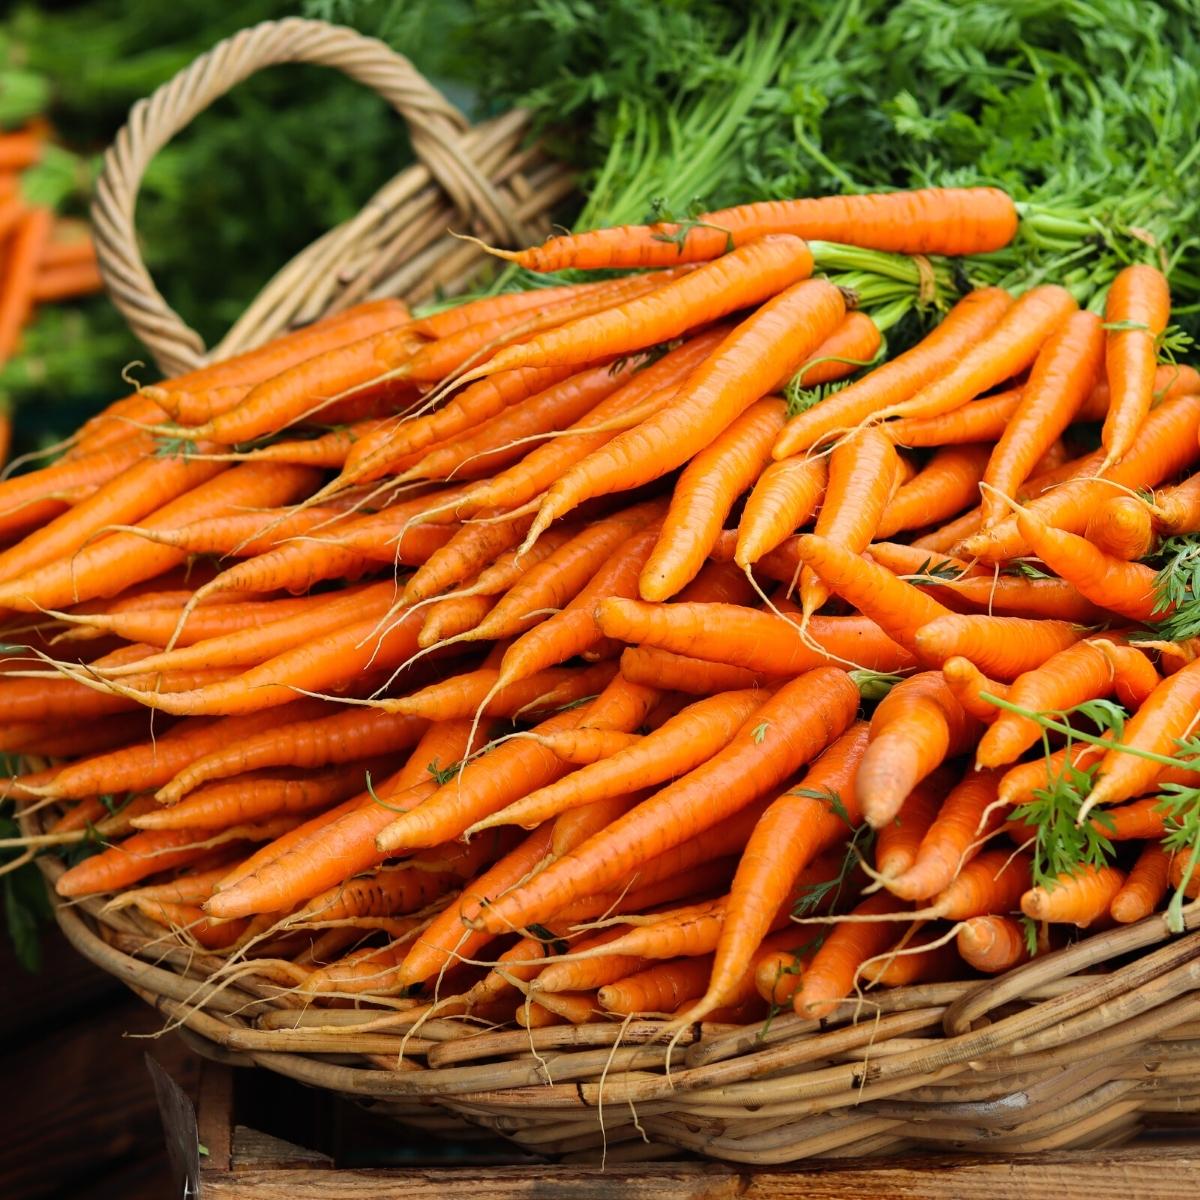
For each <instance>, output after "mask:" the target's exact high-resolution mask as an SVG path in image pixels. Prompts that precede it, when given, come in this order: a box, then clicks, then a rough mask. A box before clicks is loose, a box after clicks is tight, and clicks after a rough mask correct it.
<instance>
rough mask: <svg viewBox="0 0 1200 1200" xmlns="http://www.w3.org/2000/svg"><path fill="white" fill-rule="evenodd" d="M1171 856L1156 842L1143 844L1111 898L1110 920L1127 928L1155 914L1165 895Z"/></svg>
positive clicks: (1168, 880)
mask: <svg viewBox="0 0 1200 1200" xmlns="http://www.w3.org/2000/svg"><path fill="white" fill-rule="evenodd" d="M1170 873H1171V855H1170V853H1169V852H1168V851H1167V850H1165V849H1163V847H1162V846H1161V845H1160V844H1159V843H1158V842H1147V843H1146V845H1145V846H1143V847H1142V852H1141V854H1139V855H1138V859H1137V862H1135V863H1134V864H1133V867H1132V868H1131V869H1130V871H1129V874H1128V876H1127V877H1126V879H1125V882H1124V883H1123V884H1122V885H1121V890H1120V891H1119V892H1117V894H1116V895H1115V896H1114V897H1113V898H1112V903H1111V904H1110V905H1109V913H1110V914H1111V915H1112V918H1113V920H1114V921H1117V922H1119V923H1120V924H1122V925H1131V924H1133V922H1134V921H1140V920H1142V919H1143V918H1144V917H1148V916H1149V915H1150V914H1151V913H1152V912H1155V911H1156V910H1157V908H1158V906H1159V905H1160V904H1161V903H1162V901H1163V897H1164V896H1165V895H1166V894H1167V885H1168V883H1169V882H1170V879H1169V876H1170Z"/></svg>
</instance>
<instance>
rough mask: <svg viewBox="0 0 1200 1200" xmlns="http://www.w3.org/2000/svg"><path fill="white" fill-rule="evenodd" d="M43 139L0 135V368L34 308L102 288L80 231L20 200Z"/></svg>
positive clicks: (42, 133) (36, 125)
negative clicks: (23, 183) (25, 178)
mask: <svg viewBox="0 0 1200 1200" xmlns="http://www.w3.org/2000/svg"><path fill="white" fill-rule="evenodd" d="M47 134H48V129H47V127H46V126H45V125H44V124H43V123H41V122H30V123H29V125H27V126H26V127H25V128H23V129H19V130H14V131H11V132H8V133H0V366H2V365H3V364H4V363H5V362H6V361H7V360H8V359H9V358H11V357H12V354H13V352H14V351H15V350H16V348H17V343H18V340H19V338H20V335H21V330H22V328H23V327H24V326H25V324H26V323H27V322H28V321H29V320H30V318H31V317H32V315H33V313H34V310H35V309H36V308H37V306H38V305H39V304H53V303H56V302H58V301H62V300H73V299H76V298H78V297H80V296H88V295H92V294H93V293H95V292H99V291H101V290H102V289H103V286H104V283H103V280H102V279H101V278H100V269H99V267H98V266H97V265H96V250H95V247H94V246H93V244H92V239H91V237H90V235H89V234H88V232H87V228H86V226H85V225H84V224H83V223H82V222H80V221H74V220H71V219H68V218H57V217H56V216H55V215H54V212H53V211H52V210H51V209H50V208H48V207H46V206H44V205H41V204H37V203H33V202H31V201H29V200H28V199H27V198H26V197H25V196H24V195H22V177H23V176H24V174H25V172H26V171H28V170H30V169H31V168H35V167H36V166H37V164H38V163H39V161H40V160H41V157H42V153H43V149H44V146H45V142H46V137H47ZM2 424H3V428H2V430H0V433H2V435H3V436H2V443H3V444H2V446H0V459H3V458H5V457H6V456H7V447H8V440H9V435H10V429H9V422H8V418H7V416H5V418H4V420H3V423H2Z"/></svg>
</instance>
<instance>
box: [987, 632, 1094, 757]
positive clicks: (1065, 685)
mask: <svg viewBox="0 0 1200 1200" xmlns="http://www.w3.org/2000/svg"><path fill="white" fill-rule="evenodd" d="M1113 674H1114V672H1113V664H1112V660H1111V659H1110V658H1109V656H1108V655H1107V654H1106V653H1105V652H1104V650H1103V649H1102V648H1101V646H1099V645H1098V644H1097V643H1096V642H1095V641H1094V640H1091V639H1085V640H1083V641H1080V642H1076V643H1075V644H1074V645H1073V646H1068V647H1067V648H1066V649H1065V650H1060V651H1059V652H1058V653H1057V654H1053V655H1051V656H1050V657H1049V658H1048V659H1046V661H1045V662H1044V663H1042V664H1041V666H1039V667H1035V668H1034V669H1033V670H1031V671H1026V672H1025V673H1024V674H1023V675H1019V676H1018V677H1017V678H1016V680H1015V681H1014V682H1013V684H1012V687H1011V688H1009V692H1008V699H1009V700H1010V701H1011V702H1012V703H1013V704H1016V705H1019V706H1020V707H1021V708H1027V709H1030V710H1032V711H1033V712H1045V711H1061V710H1063V709H1068V708H1073V707H1074V706H1075V705H1076V704H1082V703H1083V702H1084V701H1085V700H1094V699H1095V698H1096V697H1098V696H1105V695H1107V694H1108V693H1109V691H1111V689H1112V685H1113ZM1041 736H1042V727H1041V726H1040V725H1039V724H1038V723H1037V722H1036V721H1032V720H1030V719H1029V718H1028V717H1022V716H1020V715H1019V714H1018V713H1014V712H1008V711H1003V712H1001V713H1000V715H999V716H998V717H997V718H996V720H995V722H994V723H993V724H992V727H991V728H990V729H989V730H988V731H987V732H986V733H985V734H984V735H983V738H982V739H981V740H980V743H979V749H978V751H977V753H976V758H975V761H976V763H977V764H978V765H979V766H981V767H999V766H1002V765H1004V764H1005V763H1011V762H1015V761H1016V760H1017V758H1019V757H1020V756H1021V754H1022V753H1024V751H1026V750H1028V749H1029V747H1030V746H1032V745H1034V744H1035V743H1036V742H1037V741H1039V740H1040V738H1041Z"/></svg>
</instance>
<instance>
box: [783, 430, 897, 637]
mask: <svg viewBox="0 0 1200 1200" xmlns="http://www.w3.org/2000/svg"><path fill="white" fill-rule="evenodd" d="M899 467H900V463H899V460H898V458H897V456H896V450H895V447H894V446H893V445H892V443H891V441H889V439H888V438H886V437H885V436H884V435H883V434H882V433H880V432H879V431H878V430H873V429H872V430H866V431H864V432H862V433H859V434H856V435H855V436H854V437H851V438H848V439H846V440H845V441H844V442H841V443H839V444H838V446H837V447H836V449H835V450H834V451H833V453H832V454H831V455H830V458H829V483H828V486H827V487H826V489H825V499H824V503H823V504H822V505H821V511H820V512H819V513H818V514H817V521H816V525H815V527H814V531H815V533H816V534H817V536H819V537H824V538H827V539H829V540H831V541H834V542H836V543H837V544H838V545H841V546H845V547H846V548H847V549H849V550H852V551H855V552H861V551H863V550H865V549H866V547H867V546H868V544H869V543H870V542H871V540H872V539H873V538H874V536H875V531H876V529H877V528H878V526H879V521H880V518H881V517H882V515H883V510H884V508H885V507H886V506H887V503H888V499H889V498H890V496H891V495H892V492H893V490H894V488H895V483H896V477H897V471H898V470H899ZM800 598H801V601H802V604H803V612H804V619H805V622H806V623H807V621H808V618H809V617H811V616H812V614H813V613H814V612H816V610H817V609H818V608H820V607H821V605H822V604H824V603H825V601H826V600H827V599H828V598H829V589H828V588H827V587H826V586H825V583H824V582H823V581H822V580H821V579H820V577H819V576H817V575H816V574H815V573H814V572H813V571H812V569H811V568H809V567H804V568H802V569H801V572H800Z"/></svg>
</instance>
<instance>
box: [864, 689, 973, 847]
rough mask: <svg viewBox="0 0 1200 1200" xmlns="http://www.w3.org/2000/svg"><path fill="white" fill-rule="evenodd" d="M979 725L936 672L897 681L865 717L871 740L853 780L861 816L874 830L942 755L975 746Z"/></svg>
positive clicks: (894, 809) (894, 811)
mask: <svg viewBox="0 0 1200 1200" xmlns="http://www.w3.org/2000/svg"><path fill="white" fill-rule="evenodd" d="M978 737H979V723H978V722H977V721H975V720H974V719H973V718H971V717H969V716H967V714H966V713H965V712H964V711H963V709H962V707H961V705H959V703H958V701H957V700H955V699H954V696H953V695H952V694H951V692H950V689H949V688H948V687H947V686H946V681H945V679H943V678H942V675H941V673H940V672H938V671H924V672H922V673H921V674H919V675H914V676H912V678H910V679H906V680H904V681H903V682H902V683H898V684H897V685H896V686H895V687H894V688H892V690H891V691H890V692H889V693H888V694H887V695H886V696H885V697H884V698H883V699H882V700H881V701H880V702H879V705H878V707H877V708H876V709H875V713H874V715H873V716H872V717H871V742H870V745H869V746H868V747H867V752H866V755H865V756H864V758H863V761H862V765H861V766H860V767H859V771H858V775H857V777H856V778H855V784H854V786H855V790H856V792H857V794H858V801H859V804H860V805H861V807H862V812H863V816H864V817H865V818H866V819H867V821H868V822H869V823H870V824H871V825H872V826H873V827H874V828H876V829H879V828H880V827H881V826H883V825H885V824H886V823H887V822H889V821H891V820H893V819H894V818H895V816H896V814H897V813H898V812H899V811H900V806H901V805H902V804H903V803H904V799H905V797H906V796H908V794H909V793H910V792H911V791H912V790H913V788H915V787H916V786H917V784H918V783H919V782H920V781H921V780H922V779H924V778H925V777H926V776H927V775H929V774H930V773H931V772H932V771H933V770H934V768H936V767H937V766H939V765H940V764H941V763H942V762H944V761H945V759H946V758H947V757H948V756H952V755H955V754H961V753H963V752H964V751H965V750H967V749H969V748H970V747H971V746H973V745H974V744H975V742H976V741H977V740H978Z"/></svg>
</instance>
